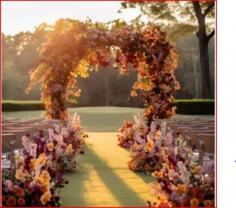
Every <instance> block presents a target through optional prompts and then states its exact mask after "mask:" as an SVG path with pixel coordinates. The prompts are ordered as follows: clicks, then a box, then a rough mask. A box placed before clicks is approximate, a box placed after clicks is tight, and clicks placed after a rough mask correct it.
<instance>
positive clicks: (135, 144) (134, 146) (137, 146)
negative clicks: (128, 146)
mask: <svg viewBox="0 0 236 208" xmlns="http://www.w3.org/2000/svg"><path fill="white" fill-rule="evenodd" d="M139 147H140V145H139V144H137V143H136V142H135V143H134V144H133V145H132V148H133V149H134V150H137V149H138V148H139Z"/></svg>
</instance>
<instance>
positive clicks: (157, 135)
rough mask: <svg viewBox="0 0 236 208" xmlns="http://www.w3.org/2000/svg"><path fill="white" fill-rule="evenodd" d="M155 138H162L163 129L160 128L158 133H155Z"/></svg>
mask: <svg viewBox="0 0 236 208" xmlns="http://www.w3.org/2000/svg"><path fill="white" fill-rule="evenodd" d="M155 138H157V139H160V138H161V131H160V130H158V131H157V132H156V133H155Z"/></svg>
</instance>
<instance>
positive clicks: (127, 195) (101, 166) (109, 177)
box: [86, 146, 146, 206]
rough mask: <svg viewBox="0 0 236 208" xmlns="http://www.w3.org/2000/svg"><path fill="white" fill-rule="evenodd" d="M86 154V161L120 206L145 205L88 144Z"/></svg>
mask: <svg viewBox="0 0 236 208" xmlns="http://www.w3.org/2000/svg"><path fill="white" fill-rule="evenodd" d="M86 154H88V158H89V159H88V160H87V162H88V163H89V164H91V165H93V166H94V167H95V169H96V171H97V174H98V176H99V177H100V178H101V180H102V181H103V183H104V184H105V185H106V186H107V188H108V189H109V190H110V191H111V193H112V194H113V196H114V197H115V198H116V199H117V201H119V203H120V204H121V206H145V204H146V202H145V201H144V200H143V199H141V198H140V197H139V196H138V194H137V193H135V192H134V191H133V190H132V189H131V188H130V187H129V186H127V184H125V182H124V181H123V180H122V179H121V178H120V177H119V176H118V175H117V174H116V173H114V171H113V170H112V169H111V168H110V167H109V166H108V165H107V164H106V163H105V161H104V160H102V159H101V158H99V157H98V155H97V154H96V153H94V151H93V150H92V149H91V148H90V147H88V146H87V147H86ZM134 188H135V187H134ZM111 205H112V204H111Z"/></svg>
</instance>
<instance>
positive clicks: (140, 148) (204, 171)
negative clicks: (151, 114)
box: [118, 117, 215, 207]
mask: <svg viewBox="0 0 236 208" xmlns="http://www.w3.org/2000/svg"><path fill="white" fill-rule="evenodd" d="M134 120H135V123H134V124H133V123H128V122H126V123H124V126H123V127H122V129H121V131H120V132H121V134H120V135H119V136H118V138H119V145H121V146H123V147H125V148H128V149H129V151H130V157H131V160H130V161H129V162H128V166H129V168H130V169H131V170H133V171H144V172H145V173H147V174H152V176H153V177H155V178H156V181H155V182H153V183H152V184H150V190H151V192H152V193H153V194H154V195H155V196H156V199H157V200H156V202H155V203H154V206H156V207H176V206H177V207H181V206H184V207H189V206H191V207H198V206H200V207H211V206H214V179H215V178H214V160H208V161H203V162H201V160H200V158H201V157H200V154H199V153H198V157H197V158H196V157H195V154H196V152H194V150H193V149H192V147H191V145H190V141H191V138H189V137H187V136H186V135H183V134H182V133H179V132H177V133H175V132H173V131H172V130H171V128H169V127H167V124H166V123H165V122H160V121H152V122H151V124H150V127H149V126H148V125H147V124H146V122H145V120H144V119H143V118H142V117H135V119H134ZM127 124H128V125H127ZM148 204H149V205H150V206H151V205H153V204H151V202H148Z"/></svg>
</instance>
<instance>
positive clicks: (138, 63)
mask: <svg viewBox="0 0 236 208" xmlns="http://www.w3.org/2000/svg"><path fill="white" fill-rule="evenodd" d="M111 64H112V65H113V66H114V68H116V69H118V70H119V71H120V72H121V73H125V74H127V73H128V71H129V68H130V66H132V67H133V68H135V69H136V71H137V80H136V81H135V82H134V85H133V87H132V90H131V96H137V95H142V96H141V97H143V98H144V103H145V112H144V116H145V117H146V118H147V119H148V120H152V119H153V118H154V117H158V118H170V117H171V116H172V115H174V113H175V107H174V106H173V100H174V97H173V94H174V92H175V91H176V90H179V88H180V85H179V82H178V81H177V80H176V77H175V75H174V72H175V70H176V68H177V65H178V58H177V53H176V50H175V47H174V46H173V44H171V43H170V42H168V41H167V39H166V34H165V33H164V32H162V31H161V30H160V28H159V27H158V26H155V25H149V24H147V25H142V24H137V25H136V24H135V25H131V24H127V23H125V22H120V21H114V22H111V23H107V24H106V23H98V22H97V23H93V22H91V21H85V22H81V21H78V20H73V19H60V20H58V21H57V22H56V23H55V25H54V26H53V27H52V31H50V32H49V35H48V38H47V40H46V42H45V43H44V44H43V45H42V48H41V50H40V58H39V60H38V62H37V63H36V64H35V67H34V68H32V69H31V71H30V83H29V86H28V88H27V90H26V92H27V93H29V92H30V91H31V89H32V88H33V87H34V86H35V85H37V84H41V86H42V101H43V102H44V105H45V109H46V115H47V117H48V118H50V119H60V120H66V119H67V117H68V112H67V107H66V101H71V100H74V99H72V98H76V97H79V96H80V94H81V90H80V89H79V87H78V86H77V77H78V76H80V77H83V78H88V77H89V74H90V71H92V70H97V69H100V68H104V67H107V66H111Z"/></svg>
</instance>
